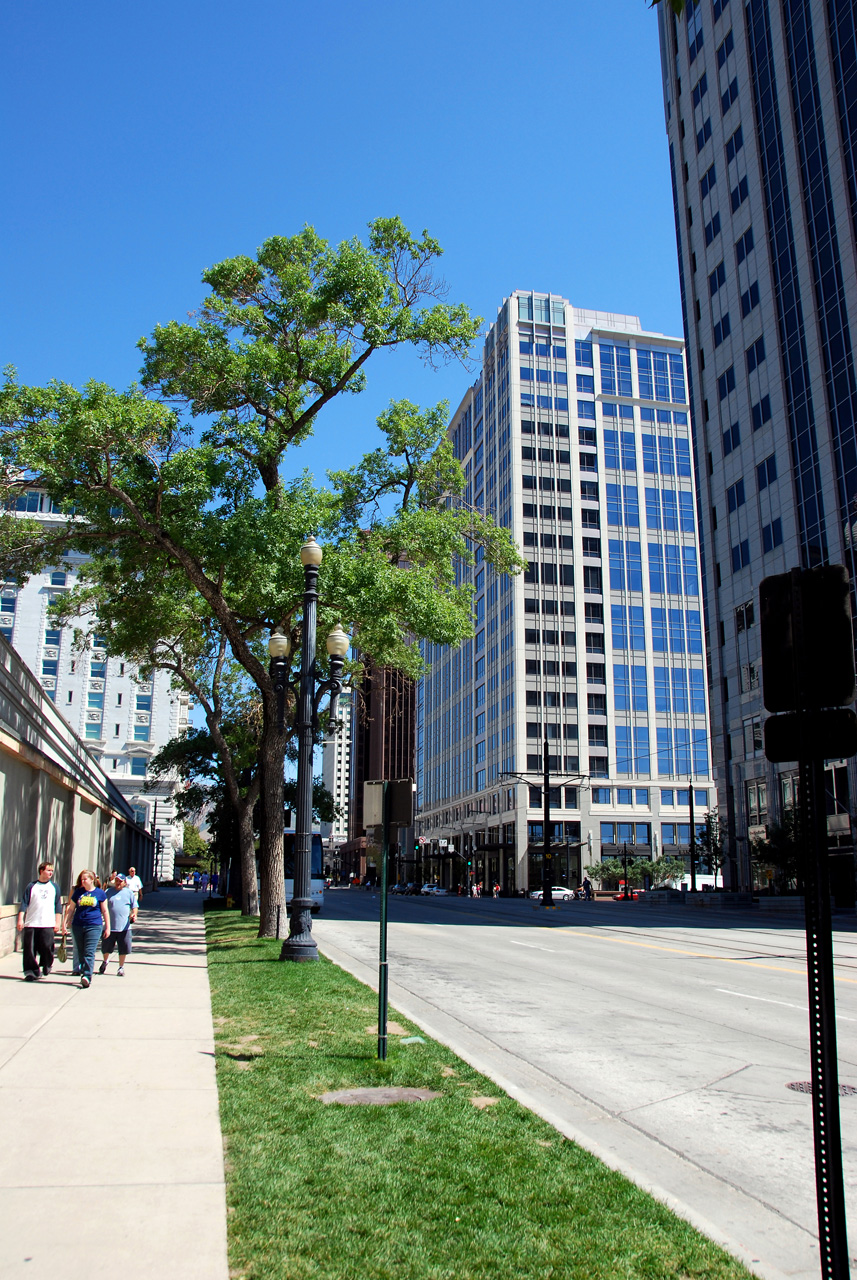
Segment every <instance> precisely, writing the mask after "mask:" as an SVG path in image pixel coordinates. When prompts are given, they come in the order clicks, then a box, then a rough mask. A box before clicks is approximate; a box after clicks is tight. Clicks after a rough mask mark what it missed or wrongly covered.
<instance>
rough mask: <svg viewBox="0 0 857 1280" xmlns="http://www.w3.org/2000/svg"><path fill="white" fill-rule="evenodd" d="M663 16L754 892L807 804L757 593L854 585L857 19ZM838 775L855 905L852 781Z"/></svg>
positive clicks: (717, 731) (742, 7)
mask: <svg viewBox="0 0 857 1280" xmlns="http://www.w3.org/2000/svg"><path fill="white" fill-rule="evenodd" d="M660 10H661V12H660V15H659V23H660V40H661V60H662V71H663V84H664V99H665V113H666V122H667V132H668V136H669V150H670V163H671V167H672V179H673V192H674V203H675V217H676V228H677V237H678V254H679V272H680V281H681V293H682V306H683V311H684V325H685V335H686V340H687V350H688V366H689V368H688V372H689V393H690V403H691V417H692V422H693V431H694V446H695V459H696V472H697V475H696V479H697V485H698V488H699V493H700V500H701V511H702V513H703V518H702V530H701V535H702V536H701V549H702V568H703V584H704V595H705V602H706V619H707V634H708V644H709V652H710V663H711V671H710V694H711V716H712V728H713V741H714V746H715V756H714V769H715V778H716V782H717V790H718V796H719V800H720V811H721V817H722V818H723V819H724V821H725V824H726V827H727V832H728V851H729V854H730V860H731V878H732V881H733V883H735V884H736V885H737V886H739V887H745V886H747V885H749V883H750V881H751V877H752V871H751V865H750V858H749V852H750V845H751V841H752V840H753V839H754V837H756V836H759V835H761V834H763V833H764V831H765V827H766V825H767V824H770V823H772V822H777V821H781V820H782V817H783V813H784V810H785V808H786V807H787V806H790V805H792V804H793V802H794V800H795V795H796V788H795V782H796V772H797V770H796V766H776V767H774V766H771V765H769V764H768V763H767V762H766V760H765V759H764V755H763V739H762V725H763V720H764V716H765V712H764V710H763V706H762V686H761V672H760V642H759V625H758V622H759V619H758V588H759V582H760V580H761V579H762V578H764V577H766V576H768V575H771V574H777V573H783V572H785V571H786V570H788V569H790V568H792V567H795V566H802V567H804V568H809V567H812V566H815V565H820V564H824V563H827V562H831V563H844V564H845V565H846V566H847V568H848V570H849V573H850V574H851V577H852V581H853V580H854V578H855V576H857V575H855V551H854V538H853V535H852V526H853V521H854V514H855V507H854V500H855V492H857V378H855V369H854V354H853V350H852V339H851V325H852V324H853V323H855V321H857V274H855V266H856V265H857V264H856V263H855V244H857V241H855V233H857V35H855V23H857V16H855V8H854V4H853V0H826V2H825V3H822V0H749V2H748V3H746V4H737V3H735V2H734V0H732V3H730V0H713V2H712V0H698V2H695V0H690V3H689V4H688V6H687V10H686V13H685V15H684V16H683V17H682V18H681V19H676V18H675V17H674V15H673V14H672V12H671V11H670V10H669V8H668V6H667V5H665V4H664V5H661V6H660ZM827 768H828V791H829V796H828V811H829V813H830V820H829V829H830V835H831V843H832V845H833V846H834V848H838V850H839V852H840V853H841V855H842V856H841V857H837V858H834V864H835V865H833V866H832V872H833V877H834V884H835V886H836V892H837V896H838V897H839V898H840V899H842V897H843V895H844V896H845V897H846V898H847V897H848V896H849V895H850V901H851V902H852V903H853V900H854V893H853V865H854V857H853V843H852V836H851V822H850V817H849V811H850V808H851V797H852V796H853V794H854V780H855V779H854V770H853V763H849V762H846V761H841V760H840V761H829V762H828V766H827Z"/></svg>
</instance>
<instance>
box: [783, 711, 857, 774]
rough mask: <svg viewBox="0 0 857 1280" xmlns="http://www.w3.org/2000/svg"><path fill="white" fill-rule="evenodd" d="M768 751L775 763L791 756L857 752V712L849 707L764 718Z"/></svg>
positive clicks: (845, 755) (821, 757) (818, 756)
mask: <svg viewBox="0 0 857 1280" xmlns="http://www.w3.org/2000/svg"><path fill="white" fill-rule="evenodd" d="M764 733H765V755H766V757H767V758H768V760H770V761H771V762H772V764H785V763H786V762H787V761H789V760H802V759H803V758H804V757H806V756H808V757H810V758H811V759H814V760H832V759H836V758H841V759H843V760H844V759H847V758H848V757H849V756H853V755H857V716H855V714H854V712H853V711H852V710H851V708H850V707H833V708H831V709H830V710H829V711H804V712H803V713H802V714H799V713H797V712H789V713H786V714H784V715H779V716H771V717H770V719H768V720H766V721H765V724H764Z"/></svg>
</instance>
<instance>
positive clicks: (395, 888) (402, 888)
mask: <svg viewBox="0 0 857 1280" xmlns="http://www.w3.org/2000/svg"><path fill="white" fill-rule="evenodd" d="M407 892H408V886H407V885H406V884H394V885H391V887H390V893H407Z"/></svg>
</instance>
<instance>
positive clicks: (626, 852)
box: [622, 843, 631, 902]
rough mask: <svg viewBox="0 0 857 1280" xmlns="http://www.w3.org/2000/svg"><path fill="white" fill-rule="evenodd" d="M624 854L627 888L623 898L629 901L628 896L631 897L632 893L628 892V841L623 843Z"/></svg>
mask: <svg viewBox="0 0 857 1280" xmlns="http://www.w3.org/2000/svg"><path fill="white" fill-rule="evenodd" d="M622 856H623V859H624V862H625V888H624V890H623V893H622V898H623V899H624V900H625V901H626V902H627V900H628V898H630V896H631V895H630V893H629V892H628V845H627V843H625V844H623V845H622Z"/></svg>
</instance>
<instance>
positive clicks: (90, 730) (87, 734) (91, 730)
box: [83, 720, 101, 738]
mask: <svg viewBox="0 0 857 1280" xmlns="http://www.w3.org/2000/svg"><path fill="white" fill-rule="evenodd" d="M83 736H84V738H100V737H101V721H100V720H91V721H88V722H87V724H86V725H85V726H84V730H83Z"/></svg>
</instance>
